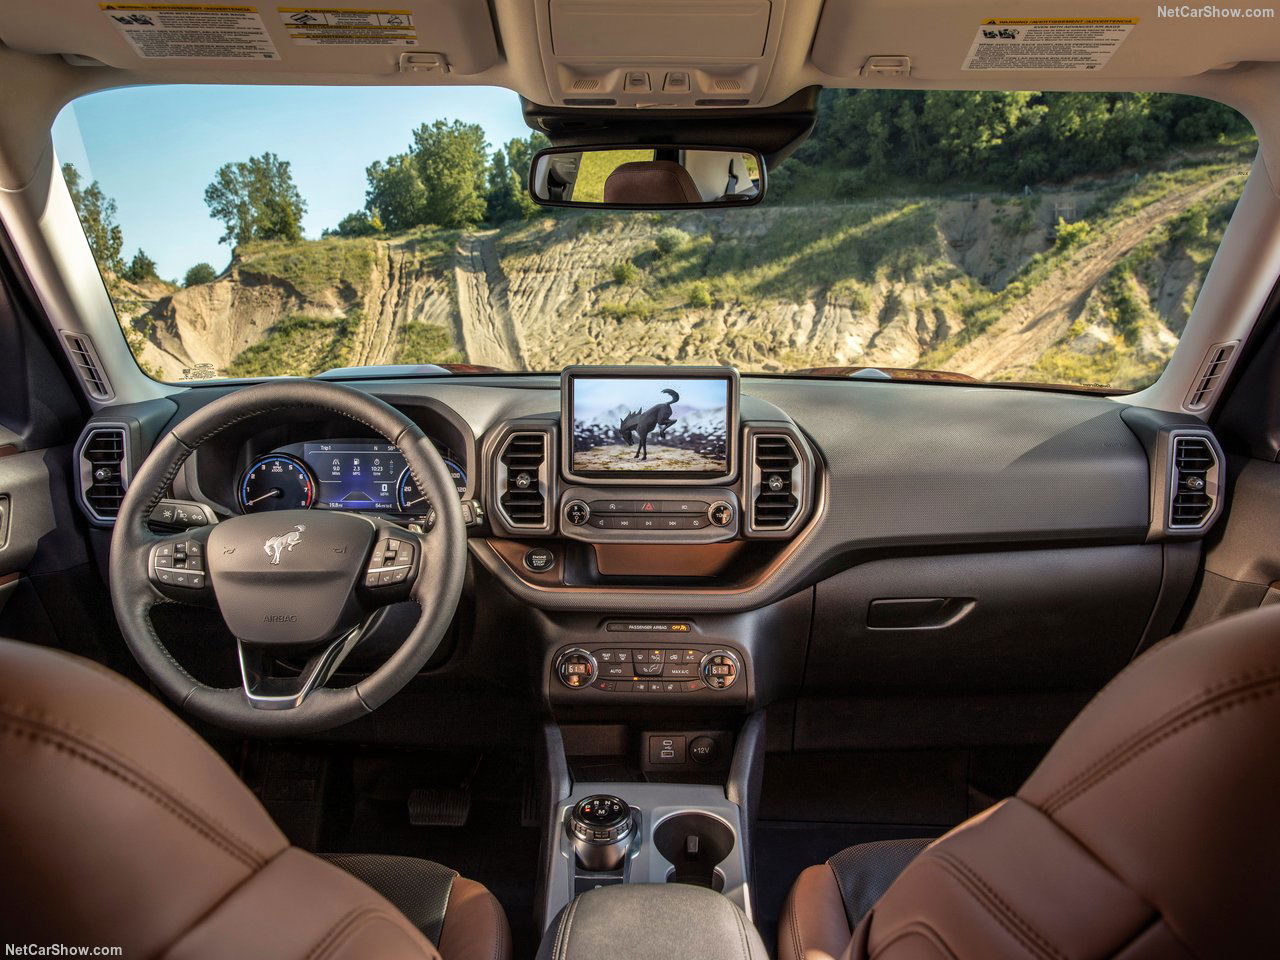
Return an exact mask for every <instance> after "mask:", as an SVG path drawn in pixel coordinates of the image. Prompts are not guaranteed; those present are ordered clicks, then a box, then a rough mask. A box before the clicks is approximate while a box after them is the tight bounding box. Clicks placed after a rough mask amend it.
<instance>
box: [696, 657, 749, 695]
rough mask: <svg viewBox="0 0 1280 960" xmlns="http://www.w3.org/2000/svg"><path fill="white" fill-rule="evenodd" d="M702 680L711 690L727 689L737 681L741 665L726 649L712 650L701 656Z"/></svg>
mask: <svg viewBox="0 0 1280 960" xmlns="http://www.w3.org/2000/svg"><path fill="white" fill-rule="evenodd" d="M699 670H700V672H701V674H702V680H703V682H704V683H706V685H707V686H709V687H710V688H711V689H712V690H727V689H729V687H732V686H733V685H734V683H735V682H737V679H738V674H739V673H740V672H741V671H742V665H741V664H740V663H739V662H738V658H737V657H736V656H735V655H734V654H732V653H730V652H729V651H728V650H713V651H711V652H710V653H709V654H707V655H706V656H705V657H703V658H702V665H701V667H700V668H699Z"/></svg>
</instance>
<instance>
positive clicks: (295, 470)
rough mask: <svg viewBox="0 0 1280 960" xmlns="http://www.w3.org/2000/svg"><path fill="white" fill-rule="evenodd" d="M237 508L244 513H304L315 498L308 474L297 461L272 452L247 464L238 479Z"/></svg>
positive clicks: (311, 481)
mask: <svg viewBox="0 0 1280 960" xmlns="http://www.w3.org/2000/svg"><path fill="white" fill-rule="evenodd" d="M238 493H239V499H240V509H241V510H243V511H244V512H245V513H259V512H261V511H264V510H299V509H303V510H305V509H306V508H307V507H310V506H311V504H312V503H314V502H315V499H316V486H315V481H314V480H313V479H312V478H311V471H309V470H308V469H307V468H306V466H305V465H304V464H303V463H302V462H301V461H300V460H298V459H297V458H295V457H291V456H289V455H288V454H283V453H272V454H268V455H267V456H265V457H259V458H258V459H257V460H255V461H253V463H251V464H249V469H248V470H246V471H245V472H244V476H243V477H242V478H241V479H240V489H239V491H238Z"/></svg>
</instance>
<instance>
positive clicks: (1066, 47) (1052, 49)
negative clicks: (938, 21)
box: [963, 17, 1138, 70]
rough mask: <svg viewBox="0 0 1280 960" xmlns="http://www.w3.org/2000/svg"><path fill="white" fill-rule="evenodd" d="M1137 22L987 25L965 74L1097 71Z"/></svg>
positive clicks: (1053, 20) (1044, 20)
mask: <svg viewBox="0 0 1280 960" xmlns="http://www.w3.org/2000/svg"><path fill="white" fill-rule="evenodd" d="M1137 23H1138V18H1137V17H1115V18H1102V19H1099V18H1085V17H1035V18H1023V19H996V18H991V19H988V20H983V21H982V24H981V26H979V27H978V35H977V36H976V37H975V38H974V41H973V46H971V47H970V48H969V55H968V56H967V57H965V61H964V67H963V69H965V70H1097V69H1099V68H1100V67H1103V66H1105V65H1106V63H1107V61H1108V60H1110V59H1111V55H1112V54H1113V53H1115V52H1116V49H1117V48H1118V47H1119V46H1120V44H1122V43H1123V42H1124V39H1125V37H1127V36H1129V33H1130V31H1132V30H1133V28H1134V27H1135V26H1136V25H1137Z"/></svg>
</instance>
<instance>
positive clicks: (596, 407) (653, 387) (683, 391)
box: [573, 377, 728, 419]
mask: <svg viewBox="0 0 1280 960" xmlns="http://www.w3.org/2000/svg"><path fill="white" fill-rule="evenodd" d="M664 387H670V388H671V389H672V390H675V391H676V392H677V393H678V394H680V406H683V407H687V408H690V409H694V410H699V409H706V408H708V407H710V408H715V407H723V406H724V404H725V400H726V398H727V396H728V394H727V391H726V389H725V381H723V380H701V379H698V380H682V379H680V378H679V377H672V378H671V379H669V380H650V379H639V378H631V377H616V378H614V377H608V378H594V377H593V378H588V379H580V380H576V381H575V382H574V384H573V405H574V408H575V409H574V417H575V419H590V418H592V417H594V416H596V415H597V414H598V413H600V412H601V411H602V410H609V409H611V408H613V407H616V406H617V405H618V404H620V403H625V404H627V405H628V406H629V407H630V408H631V409H632V410H635V409H647V408H649V407H651V406H653V405H654V404H655V403H665V402H667V399H668V398H667V395H666V394H665V393H663V392H662V390H663V388H664Z"/></svg>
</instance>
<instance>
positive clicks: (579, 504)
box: [564, 500, 591, 527]
mask: <svg viewBox="0 0 1280 960" xmlns="http://www.w3.org/2000/svg"><path fill="white" fill-rule="evenodd" d="M564 518H565V520H567V521H568V522H569V523H571V524H573V525H574V526H575V527H580V526H582V525H583V524H584V523H586V522H587V521H588V520H590V519H591V508H590V507H588V506H587V504H586V502H585V501H582V500H570V501H569V502H568V503H567V504H565V507H564Z"/></svg>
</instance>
